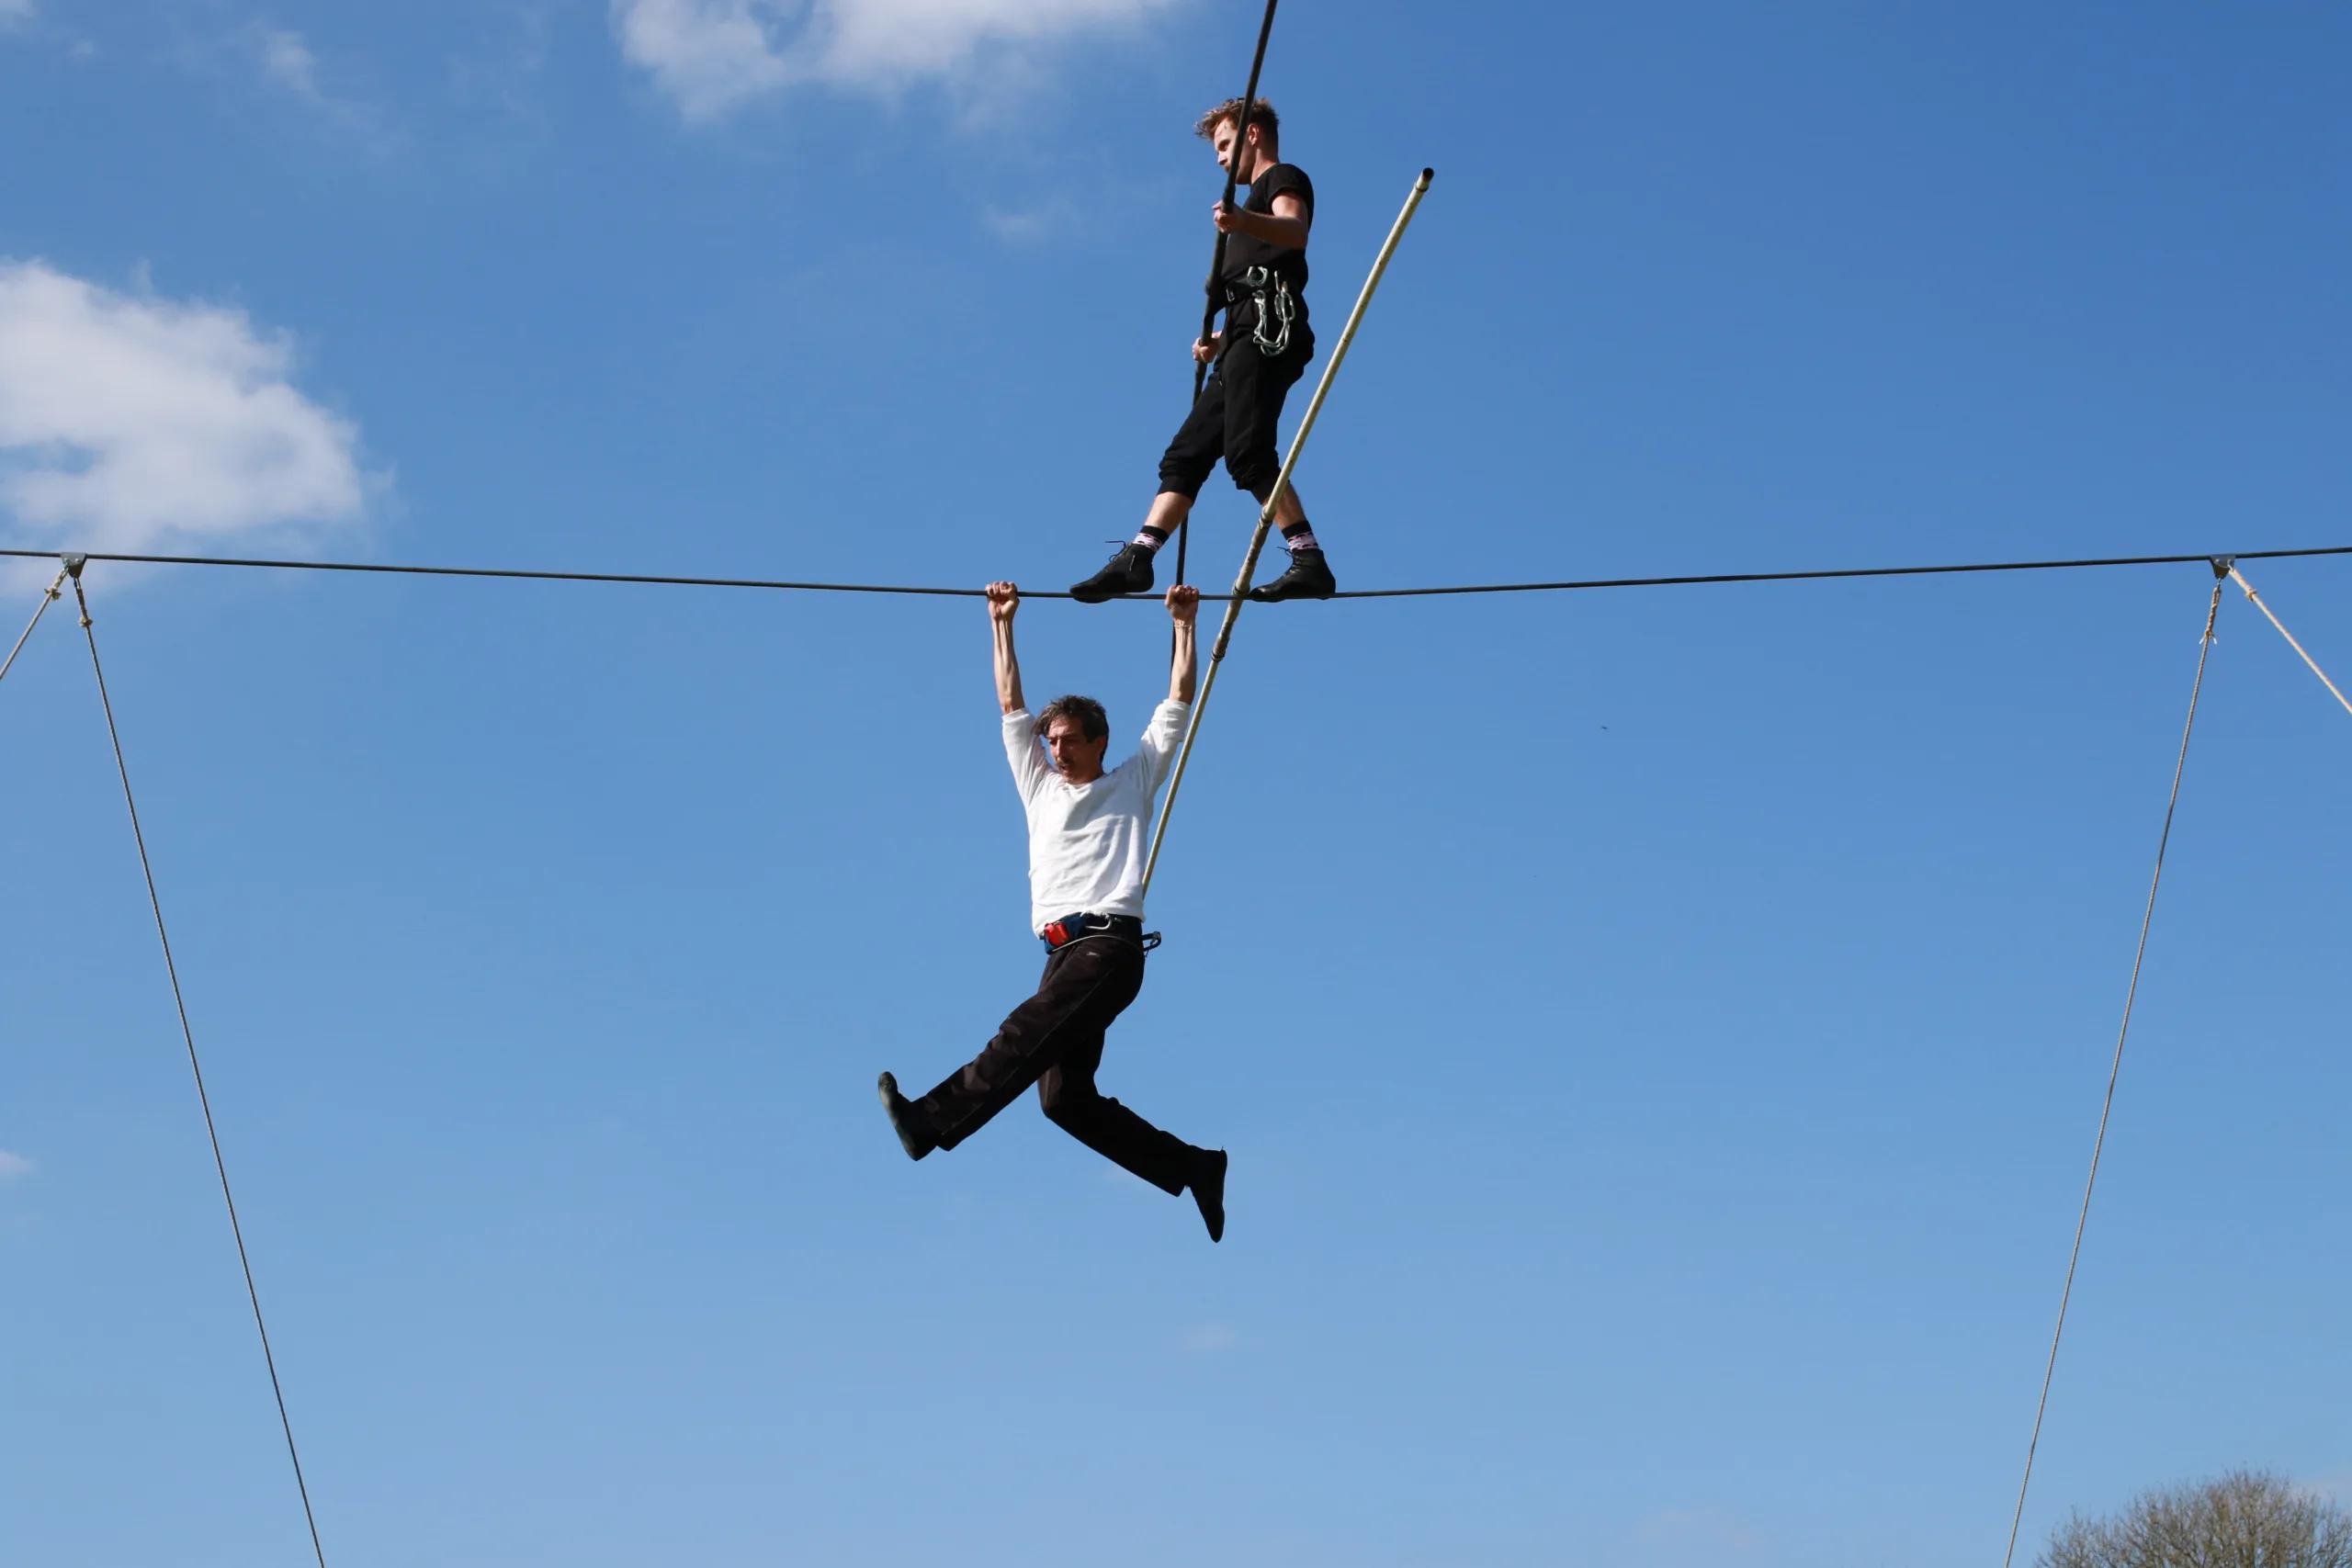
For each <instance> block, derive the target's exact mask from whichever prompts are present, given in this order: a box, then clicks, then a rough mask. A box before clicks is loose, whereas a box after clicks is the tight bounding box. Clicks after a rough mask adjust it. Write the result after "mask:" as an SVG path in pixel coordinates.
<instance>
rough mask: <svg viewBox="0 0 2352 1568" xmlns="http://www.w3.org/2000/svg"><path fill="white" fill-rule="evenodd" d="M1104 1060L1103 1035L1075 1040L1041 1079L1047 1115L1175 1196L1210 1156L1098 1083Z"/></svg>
mask: <svg viewBox="0 0 2352 1568" xmlns="http://www.w3.org/2000/svg"><path fill="white" fill-rule="evenodd" d="M1102 1065H1103V1037H1102V1036H1101V1035H1099V1034H1098V1035H1096V1036H1095V1037H1094V1038H1093V1039H1092V1040H1091V1041H1089V1042H1087V1043H1085V1044H1082V1045H1079V1044H1073V1046H1072V1047H1071V1049H1069V1050H1068V1051H1065V1052H1064V1053H1062V1059H1061V1060H1060V1061H1058V1062H1057V1063H1055V1064H1054V1065H1053V1066H1050V1067H1048V1068H1046V1072H1045V1076H1043V1077H1040V1078H1039V1079H1038V1080H1037V1103H1038V1104H1040V1105H1042V1106H1043V1107H1045V1111H1046V1119H1047V1120H1048V1121H1050V1122H1053V1124H1054V1125H1055V1126H1057V1127H1059V1128H1060V1129H1061V1130H1062V1131H1063V1132H1065V1133H1068V1134H1069V1135H1070V1136H1071V1137H1073V1138H1076V1139H1077V1140H1078V1141H1079V1142H1080V1143H1081V1144H1084V1145H1086V1146H1087V1147H1088V1148H1090V1149H1092V1150H1093V1151H1094V1152H1095V1153H1096V1154H1098V1155H1101V1156H1103V1158H1104V1159H1107V1160H1109V1161H1110V1162H1111V1163H1112V1164H1114V1165H1115V1166H1118V1167H1120V1168H1122V1169H1125V1170H1126V1171H1128V1172H1130V1173H1132V1174H1134V1175H1136V1176H1140V1177H1142V1178H1143V1179H1145V1180H1146V1181H1148V1182H1150V1183H1151V1184H1152V1185H1153V1186H1154V1187H1157V1188H1159V1190H1161V1191H1162V1192H1165V1193H1167V1194H1169V1195H1170V1197H1173V1196H1175V1195H1177V1194H1179V1193H1181V1192H1182V1191H1183V1190H1184V1189H1185V1188H1186V1187H1187V1186H1188V1185H1190V1184H1191V1182H1192V1180H1193V1175H1194V1174H1195V1172H1197V1171H1198V1170H1199V1169H1200V1167H1201V1162H1202V1160H1203V1159H1204V1157H1206V1156H1207V1154H1208V1151H1207V1150H1206V1149H1196V1148H1194V1147H1193V1145H1190V1144H1188V1143H1186V1142H1185V1141H1184V1140H1183V1139H1182V1138H1180V1137H1178V1136H1176V1134H1173V1133H1163V1132H1161V1131H1160V1130H1159V1128H1157V1127H1155V1126H1153V1125H1152V1124H1151V1123H1150V1122H1147V1121H1145V1120H1144V1119H1143V1118H1142V1117H1140V1116H1138V1115H1136V1113H1135V1112H1134V1111H1130V1110H1128V1109H1127V1108H1126V1107H1125V1106H1124V1105H1122V1104H1120V1103H1119V1102H1118V1101H1117V1100H1113V1099H1112V1098H1111V1097H1110V1096H1108V1095H1106V1094H1103V1092H1102V1091H1101V1090H1099V1089H1096V1088H1095V1087H1094V1073H1095V1070H1096V1069H1097V1068H1098V1067H1100V1066H1102Z"/></svg>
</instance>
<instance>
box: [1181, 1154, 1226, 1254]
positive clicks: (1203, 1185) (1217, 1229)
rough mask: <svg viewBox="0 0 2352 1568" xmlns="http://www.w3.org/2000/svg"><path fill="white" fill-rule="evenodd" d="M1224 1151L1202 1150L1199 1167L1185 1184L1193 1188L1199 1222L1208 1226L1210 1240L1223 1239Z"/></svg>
mask: <svg viewBox="0 0 2352 1568" xmlns="http://www.w3.org/2000/svg"><path fill="white" fill-rule="evenodd" d="M1226 1163H1227V1162H1226V1157H1225V1151H1224V1150H1223V1149H1209V1150H1206V1151H1204V1154H1203V1156H1202V1159H1201V1163H1200V1167H1199V1168H1197V1169H1196V1170H1194V1171H1193V1179H1192V1180H1191V1181H1189V1182H1187V1183H1185V1185H1186V1186H1188V1187H1190V1188H1192V1190H1193V1202H1194V1203H1197V1204H1198V1205H1200V1210H1201V1223H1202V1224H1205V1225H1207V1226H1208V1227H1209V1239H1210V1240H1211V1241H1223V1240H1224V1239H1225V1167H1226Z"/></svg>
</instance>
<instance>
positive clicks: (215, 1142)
mask: <svg viewBox="0 0 2352 1568" xmlns="http://www.w3.org/2000/svg"><path fill="white" fill-rule="evenodd" d="M81 568H82V559H81V558H80V557H74V558H71V559H69V560H68V562H67V564H66V568H65V570H66V571H67V572H68V573H69V574H70V575H71V576H72V577H73V579H74V603H75V604H78V605H80V606H81V611H82V635H83V636H84V637H86V638H87V639H88V640H89V644H90V671H91V673H93V674H94V675H96V677H97V681H98V705H99V706H100V707H101V708H103V709H104V710H105V712H106V716H107V739H108V740H109V741H111V742H113V745H114V766H115V773H117V774H118V775H119V777H120V778H121V780H122V804H123V806H124V807H126V808H127V809H128V810H129V811H130V838H131V841H132V842H133V843H135V844H137V845H138V846H139V870H140V874H141V875H142V876H144V877H145V878H146V879H147V908H149V910H150V911H152V912H153V915H154V917H155V939H156V941H158V942H161V943H162V944H163V948H164V974H165V975H167V976H170V978H171V982H172V1005H173V1006H174V1007H175V1008H176V1009H178V1010H179V1019H180V1038H181V1040H182V1041H184V1042H185V1043H187V1066H188V1071H189V1072H190V1073H191V1074H193V1075H194V1076H195V1078H196V1101H197V1104H198V1105H199V1106H201V1107H202V1108H203V1110H204V1135H205V1136H206V1137H207V1138H209V1139H210V1140H211V1143H212V1168H213V1171H214V1173H215V1174H216V1175H218V1176H219V1177H220V1201H222V1202H223V1203H224V1204H226V1205H227V1206H228V1210H229V1234H230V1235H232V1236H234V1237H235V1238H236V1242H237V1267H238V1268H240V1269H243V1270H244V1276H245V1300H246V1301H248V1302H249V1303H252V1305H253V1309H254V1332H255V1333H257V1334H259V1335H260V1336H261V1359H262V1364H263V1365H264V1366H266V1367H267V1368H268V1369H269V1392H270V1393H271V1394H272V1395H274V1396H275V1397H276V1399H277V1424H278V1426H279V1427H280V1428H281V1429H282V1430H283V1431H284V1432H285V1434H286V1457H287V1458H288V1460H290V1461H293V1465H294V1488H295V1490H296V1491H297V1492H299V1493H300V1494H301V1497H302V1519H303V1522H304V1523H306V1524H307V1525H309V1526H310V1528H311V1553H312V1555H314V1556H315V1557H316V1558H317V1559H318V1562H319V1568H326V1564H327V1554H326V1549H325V1548H324V1547H322V1546H321V1545H320V1544H319V1520H318V1516H317V1515H316V1514H315V1513H313V1512H312V1511H311V1486H310V1483H309V1482H308V1481H306V1480H305V1479H304V1478H303V1475H302V1455H301V1453H300V1450H297V1449H296V1448H295V1446H294V1422H293V1420H292V1418H291V1417H289V1416H288V1415H287V1413H286V1389H285V1385H284V1384H282V1383H280V1382H278V1379H277V1355H276V1354H275V1353H274V1352H273V1351H272V1350H271V1349H270V1348H269V1325H267V1324H266V1323H265V1322H264V1321H263V1320H262V1314H261V1292H260V1291H259V1290H258V1289H256V1288H255V1287H254V1265H253V1259H252V1258H249V1257H248V1256H247V1255H246V1253H245V1228H244V1226H243V1224H240V1223H239V1222H238V1219H237V1199H236V1195H235V1194H234V1193H233V1192H232V1191H231V1190H229V1163H228V1161H227V1160H226V1159H224V1158H222V1157H221V1154H220V1128H219V1127H218V1126H216V1125H215V1124H214V1122H213V1120H212V1097H211V1096H210V1095H209V1094H208V1093H207V1092H206V1091H205V1088H204V1067H203V1065H202V1064H201V1063H200V1062H198V1060H197V1055H196V1032H195V1030H193V1029H192V1028H190V1027H189V1025H188V1021H187V997H186V996H185V995H183V994H182V993H181V990H180V971H179V965H178V964H176V963H175V962H174V961H173V958H172V936H171V932H170V931H167V930H165V929H164V901H163V899H162V898H161V897H158V896H157V894H156V892H155V868H154V866H153V864H152V863H150V862H149V861H148V859H147V835H146V833H145V832H144V831H143V830H142V829H141V828H140V826H139V802H138V801H137V800H136V799H134V798H133V797H132V795H131V793H130V764H129V763H127V762H125V761H123V756H122V732H121V731H120V730H119V729H118V728H115V722H114V699H113V698H112V697H110V696H108V695H107V671H106V666H105V665H103V664H101V663H100V662H99V661H98V635H97V633H96V631H95V630H93V629H92V626H91V623H90V601H89V599H88V597H87V596H86V595H85V594H84V593H83V592H82V570H81Z"/></svg>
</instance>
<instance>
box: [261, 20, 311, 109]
mask: <svg viewBox="0 0 2352 1568" xmlns="http://www.w3.org/2000/svg"><path fill="white" fill-rule="evenodd" d="M254 47H255V48H256V49H258V50H259V51H260V53H261V73H262V76H263V79H264V80H266V81H270V82H274V83H276V84H277V85H279V86H281V87H283V88H285V89H286V90H287V91H288V92H289V93H292V94H293V95H294V96H296V97H300V98H308V99H310V100H311V102H312V103H321V102H323V101H324V95H322V93H320V91H319V57H318V56H317V55H315V54H313V53H311V46H310V45H309V44H307V43H304V42H303V41H302V35H301V34H300V33H287V32H279V31H278V30H277V29H276V28H255V30H254Z"/></svg>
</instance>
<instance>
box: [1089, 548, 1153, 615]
mask: <svg viewBox="0 0 2352 1568" xmlns="http://www.w3.org/2000/svg"><path fill="white" fill-rule="evenodd" d="M1148 592H1151V552H1150V551H1149V550H1148V549H1145V548H1144V547H1142V546H1141V545H1136V544H1125V545H1121V546H1120V547H1119V553H1118V554H1117V555H1114V556H1113V557H1112V558H1111V564H1110V565H1108V566H1106V567H1104V568H1103V570H1101V571H1098V572H1096V573H1095V574H1094V575H1093V576H1092V577H1090V578H1088V579H1087V580H1086V581H1083V582H1073V583H1071V584H1070V587H1069V596H1070V597H1071V598H1073V599H1075V600H1077V601H1078V602H1079V603H1080V604H1101V603H1103V601H1104V600H1105V599H1115V598H1117V597H1118V596H1119V595H1120V594H1122V593H1148Z"/></svg>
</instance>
